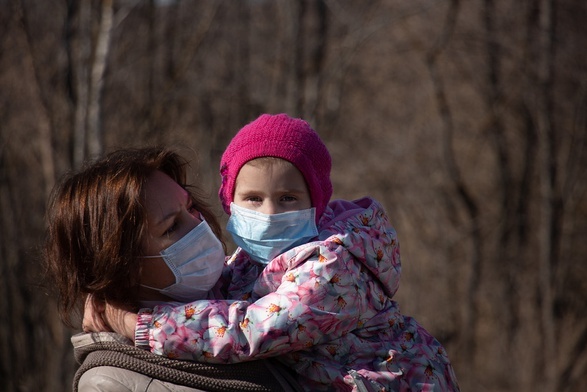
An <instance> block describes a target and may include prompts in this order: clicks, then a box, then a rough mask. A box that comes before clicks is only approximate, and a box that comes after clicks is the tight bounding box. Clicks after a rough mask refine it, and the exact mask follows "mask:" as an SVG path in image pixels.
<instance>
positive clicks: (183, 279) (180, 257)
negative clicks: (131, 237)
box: [141, 221, 224, 302]
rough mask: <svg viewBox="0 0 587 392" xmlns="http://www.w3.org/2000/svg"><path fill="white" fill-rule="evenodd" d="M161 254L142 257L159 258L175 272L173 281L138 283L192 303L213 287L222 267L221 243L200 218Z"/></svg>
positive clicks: (204, 295) (222, 250)
mask: <svg viewBox="0 0 587 392" xmlns="http://www.w3.org/2000/svg"><path fill="white" fill-rule="evenodd" d="M160 254H161V256H144V258H148V259H152V258H158V257H162V258H163V260H164V261H165V264H167V266H168V267H169V269H170V270H171V271H172V272H173V275H175V283H173V284H172V285H170V286H167V287H165V288H163V289H159V288H156V287H151V286H147V285H141V286H143V287H147V288H150V289H153V290H157V291H158V292H160V293H161V294H165V295H166V296H168V297H170V298H173V299H175V300H177V301H182V302H191V301H197V300H199V299H204V298H206V296H207V293H208V291H209V290H210V289H211V288H212V287H214V285H215V284H216V282H217V281H218V279H219V278H220V274H221V273H222V268H223V267H224V249H223V248H222V243H221V242H220V240H218V238H217V237H216V235H215V234H214V233H213V232H212V230H211V229H210V226H209V225H208V223H206V221H202V222H201V223H200V224H199V225H197V226H196V227H194V228H193V229H192V230H191V231H190V232H189V233H187V234H186V235H185V236H183V237H182V238H181V239H179V240H178V241H177V242H176V243H175V244H173V245H171V246H170V247H169V248H167V249H164V250H162V251H161V252H160Z"/></svg>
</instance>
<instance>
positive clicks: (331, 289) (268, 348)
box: [135, 243, 371, 363]
mask: <svg viewBox="0 0 587 392" xmlns="http://www.w3.org/2000/svg"><path fill="white" fill-rule="evenodd" d="M331 245H332V244H330V245H327V244H325V243H311V244H308V245H306V246H301V247H298V248H295V249H294V250H292V251H290V252H286V253H285V254H284V255H282V256H280V257H278V258H277V259H275V260H273V261H272V262H271V263H270V264H269V265H268V266H267V267H266V269H265V271H264V273H263V274H262V276H261V277H260V278H259V280H258V284H257V285H256V288H255V290H256V292H257V294H258V295H257V296H258V297H259V299H257V300H256V301H254V302H249V301H231V300H213V301H197V302H193V303H190V304H186V305H184V306H180V307H165V306H163V307H156V308H155V309H154V310H153V311H152V312H142V313H141V314H140V315H139V321H138V326H137V331H139V330H142V331H143V332H142V335H141V336H137V340H136V342H135V343H136V344H137V346H141V345H143V346H144V345H146V340H147V339H148V346H149V347H150V350H151V351H152V352H154V353H156V354H159V355H164V356H167V357H170V358H178V359H189V360H197V361H200V362H214V363H233V362H240V361H246V360H252V359H260V358H266V357H270V356H277V355H281V354H284V353H287V352H292V351H297V350H301V349H305V348H310V347H312V346H314V345H317V344H320V343H323V342H325V341H330V340H334V339H336V338H338V337H340V336H342V335H344V334H346V333H348V332H350V331H352V330H354V329H356V328H357V326H358V325H360V323H361V322H362V320H361V315H362V313H363V310H365V309H366V308H367V304H366V302H367V299H366V298H369V296H370V295H371V293H369V290H370V285H369V284H366V283H364V282H365V281H366V280H367V279H366V278H365V276H363V274H365V273H367V272H366V271H363V270H362V269H361V265H360V263H357V262H354V260H353V259H352V257H351V256H350V254H349V253H348V252H346V250H345V249H344V248H343V247H341V246H338V245H336V244H335V246H331ZM137 335H139V333H137Z"/></svg>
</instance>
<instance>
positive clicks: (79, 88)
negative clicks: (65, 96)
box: [73, 0, 92, 167]
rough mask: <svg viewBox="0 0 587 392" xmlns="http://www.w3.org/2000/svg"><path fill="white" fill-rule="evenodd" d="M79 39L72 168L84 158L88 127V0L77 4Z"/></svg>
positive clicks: (90, 7) (89, 29) (79, 164)
mask: <svg viewBox="0 0 587 392" xmlns="http://www.w3.org/2000/svg"><path fill="white" fill-rule="evenodd" d="M78 26H79V38H78V44H77V50H75V51H76V52H77V56H75V57H76V63H77V72H76V73H75V86H76V87H75V89H74V91H75V92H76V94H75V95H76V98H77V99H76V102H75V115H74V126H73V166H74V167H80V166H81V164H82V163H83V161H84V159H85V158H86V130H87V125H88V103H89V100H90V91H89V64H90V57H91V54H92V33H91V30H92V29H91V26H92V4H91V1H90V0H81V1H80V3H79V22H78Z"/></svg>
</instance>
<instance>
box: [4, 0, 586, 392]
mask: <svg viewBox="0 0 587 392" xmlns="http://www.w3.org/2000/svg"><path fill="white" fill-rule="evenodd" d="M586 43H587V2H585V1H582V0H558V1H555V0H516V1H510V0H469V1H464V0H444V1H441V0H411V1H405V0H348V1H344V0H299V1H297V0H296V1H294V0H274V1H269V0H246V1H244V0H243V1H229V0H200V1H195V0H183V1H180V0H61V1H37V0H0V91H1V93H0V290H1V294H0V314H2V318H3V321H2V323H1V324H0V347H1V349H0V390H3V391H39V390H42V391H65V390H70V389H71V380H72V376H73V373H74V371H75V366H76V364H75V362H74V360H73V355H72V348H71V345H70V342H69V337H70V336H71V334H73V333H75V332H77V331H75V330H74V331H72V330H69V329H67V328H65V327H64V326H63V325H62V323H61V321H60V320H59V319H58V317H57V313H56V310H55V309H56V308H55V298H54V296H53V294H52V293H51V292H50V290H48V288H47V286H48V285H47V284H45V283H49V282H45V281H44V280H43V275H42V272H43V271H42V269H41V267H40V254H39V247H40V245H41V244H42V241H43V238H44V227H45V224H44V213H45V203H46V200H47V196H48V194H49V192H50V191H51V189H52V187H53V185H54V184H55V182H56V181H57V180H58V179H59V178H60V176H62V175H63V174H64V173H65V172H67V171H68V170H71V169H75V168H76V167H78V166H79V165H80V163H81V162H83V161H84V160H86V159H90V158H92V157H95V156H97V155H99V154H102V153H104V152H108V151H111V150H113V149H116V148H121V147H129V146H135V147H136V146H145V145H153V144H161V143H163V144H169V145H172V146H175V147H177V148H178V149H179V151H180V152H181V153H182V154H184V155H185V156H187V157H189V158H190V159H191V160H192V161H193V165H192V166H193V169H194V170H193V171H194V176H193V177H192V179H193V181H194V182H196V183H199V184H201V186H202V187H203V188H204V189H209V190H210V192H209V193H210V201H211V202H212V203H213V204H214V206H215V207H216V208H217V211H218V215H219V216H220V217H222V216H223V214H222V211H221V209H220V207H219V203H218V200H217V197H216V189H217V187H218V185H219V175H218V170H217V169H218V162H219V158H220V154H221V153H222V151H223V148H224V147H225V146H226V144H227V143H228V141H229V140H230V138H231V137H232V136H233V135H234V133H235V132H236V131H237V130H238V129H239V128H240V127H241V126H242V125H244V124H246V123H247V122H249V121H251V120H253V119H254V118H256V117H257V116H258V115H259V114H260V113H263V112H269V113H279V112H287V113H289V114H290V115H293V116H299V117H303V118H305V119H306V120H308V121H309V122H310V123H311V124H312V125H313V126H314V128H315V129H316V130H317V131H318V132H319V133H320V134H321V136H322V137H323V139H324V140H325V142H326V144H327V145H328V147H329V148H330V150H331V152H332V156H333V161H334V162H333V165H334V168H333V180H334V187H335V194H334V197H336V198H347V199H350V198H358V197H361V196H363V195H367V194H370V195H372V196H374V197H375V198H377V199H379V200H380V201H381V202H382V203H383V205H384V206H385V207H386V209H387V212H388V213H389V215H390V216H391V218H392V220H393V222H394V225H395V226H396V228H397V230H398V234H399V238H400V243H401V244H402V261H403V276H402V284H401V285H400V290H399V293H398V295H397V299H398V301H399V303H400V305H401V307H402V310H403V312H404V313H406V314H408V315H412V316H414V317H416V318H417V319H418V320H419V321H420V322H421V323H422V324H423V325H424V326H425V327H426V328H427V329H429V330H430V331H431V332H432V333H433V335H435V336H436V337H437V338H438V339H439V340H440V341H441V342H442V343H443V344H444V345H445V346H446V348H447V350H448V353H449V356H450V357H451V359H452V361H453V363H454V366H455V369H456V373H457V377H458V378H459V381H460V383H461V387H462V389H463V391H545V392H552V391H579V390H584V389H583V388H584V387H585V385H587V311H586V309H587V306H586V305H587V194H586V186H587V176H586V169H587V155H586V147H587V139H586V137H587V50H586V48H587V44H586Z"/></svg>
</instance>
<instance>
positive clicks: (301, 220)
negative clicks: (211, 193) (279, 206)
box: [226, 203, 318, 264]
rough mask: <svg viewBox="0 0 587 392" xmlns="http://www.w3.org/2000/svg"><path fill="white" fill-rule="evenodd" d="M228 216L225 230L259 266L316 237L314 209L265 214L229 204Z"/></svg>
mask: <svg viewBox="0 0 587 392" xmlns="http://www.w3.org/2000/svg"><path fill="white" fill-rule="evenodd" d="M230 214H231V215H230V218H229V219H228V224H227V226H226V230H227V231H229V232H230V234H231V235H232V238H233V240H234V242H235V243H236V244H237V245H238V246H239V247H240V248H242V249H243V250H244V251H245V252H247V253H248V254H249V256H251V258H252V259H253V260H255V261H258V262H259V263H263V264H268V263H269V262H270V261H271V260H273V258H275V257H277V256H278V255H280V254H281V253H283V252H285V251H288V250H290V249H292V248H294V247H296V246H298V245H301V244H304V243H306V242H308V241H309V240H311V239H312V238H314V237H316V236H317V235H318V229H317V228H316V209H315V208H309V209H306V210H299V211H290V212H283V213H281V214H271V215H268V214H263V213H261V212H257V211H253V210H249V209H248V208H244V207H240V206H238V205H236V204H234V203H231V204H230Z"/></svg>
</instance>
